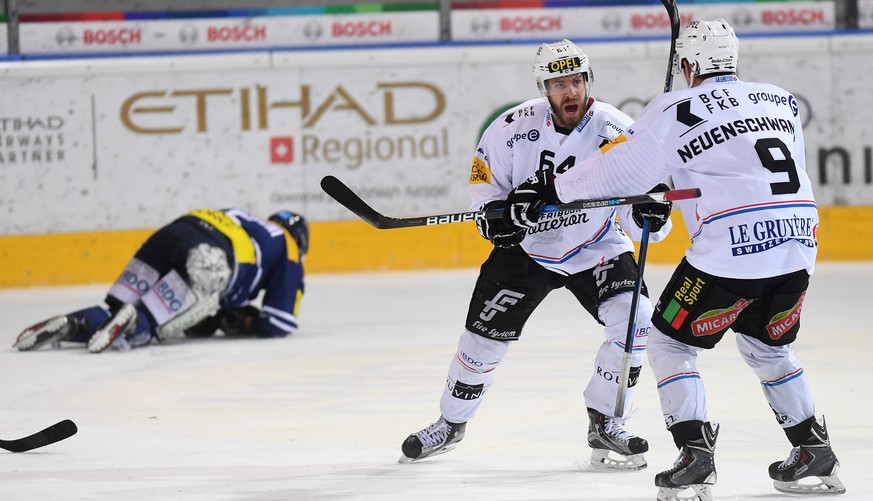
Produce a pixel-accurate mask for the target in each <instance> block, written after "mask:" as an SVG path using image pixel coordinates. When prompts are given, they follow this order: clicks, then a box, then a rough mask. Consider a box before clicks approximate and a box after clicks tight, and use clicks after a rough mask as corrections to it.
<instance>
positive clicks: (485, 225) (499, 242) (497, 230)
mask: <svg viewBox="0 0 873 501" xmlns="http://www.w3.org/2000/svg"><path fill="white" fill-rule="evenodd" d="M505 205H506V202H504V201H503V200H494V201H491V202H488V203H487V204H485V205H483V206H482V209H481V210H483V211H490V210H496V209H502V208H504V206H505ZM476 229H478V230H479V234H480V235H482V236H483V237H484V238H485V239H486V240H490V241H491V243H492V244H494V246H495V247H500V248H503V249H508V248H509V247H514V246H516V245H518V244H520V243H521V241H522V240H524V236H525V235H526V234H527V229H525V228H517V227H516V226H515V225H512V224H507V223H505V222H504V221H503V219H477V220H476Z"/></svg>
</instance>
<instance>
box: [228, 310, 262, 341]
mask: <svg viewBox="0 0 873 501" xmlns="http://www.w3.org/2000/svg"><path fill="white" fill-rule="evenodd" d="M221 312H222V313H223V315H222V316H221V323H220V324H219V328H220V329H221V330H222V332H224V335H225V336H229V337H235V336H252V335H255V334H256V333H255V332H254V329H253V327H252V324H254V323H255V320H257V319H258V317H260V316H261V310H259V309H258V308H257V307H255V306H252V305H247V306H243V307H242V308H223V309H222V310H221Z"/></svg>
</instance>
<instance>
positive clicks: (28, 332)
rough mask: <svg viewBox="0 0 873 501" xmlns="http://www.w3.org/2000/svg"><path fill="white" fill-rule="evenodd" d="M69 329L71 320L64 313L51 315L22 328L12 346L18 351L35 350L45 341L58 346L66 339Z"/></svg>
mask: <svg viewBox="0 0 873 501" xmlns="http://www.w3.org/2000/svg"><path fill="white" fill-rule="evenodd" d="M71 331H72V321H71V320H70V318H69V317H67V316H66V315H60V316H57V317H52V318H50V319H48V320H45V321H43V322H40V323H38V324H35V325H31V326H30V327H28V328H27V329H24V331H23V332H22V333H21V334H19V335H18V338H17V339H16V340H15V343H14V344H13V345H12V347H13V348H16V349H18V350H19V351H28V350H35V349H37V348H39V347H40V346H42V345H44V344H46V343H51V344H52V346H55V347H60V342H61V341H63V340H64V339H67V337H68V336H69V335H70V332H71Z"/></svg>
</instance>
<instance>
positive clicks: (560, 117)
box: [545, 73, 587, 129]
mask: <svg viewBox="0 0 873 501" xmlns="http://www.w3.org/2000/svg"><path fill="white" fill-rule="evenodd" d="M545 85H546V96H547V97H548V98H549V103H550V104H551V105H552V110H553V111H554V119H555V123H556V124H558V125H560V126H561V127H564V128H567V129H572V128H574V127H576V126H577V125H579V122H581V121H582V117H583V116H584V115H585V111H586V108H587V106H586V104H587V103H585V94H586V88H585V77H584V76H582V75H581V74H578V73H577V74H575V75H569V76H566V77H558V78H550V79H548V80H546V82H545Z"/></svg>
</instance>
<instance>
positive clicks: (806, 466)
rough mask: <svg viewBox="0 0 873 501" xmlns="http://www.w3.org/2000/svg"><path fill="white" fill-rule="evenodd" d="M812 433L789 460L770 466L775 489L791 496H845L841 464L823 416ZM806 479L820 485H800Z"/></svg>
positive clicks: (804, 483)
mask: <svg viewBox="0 0 873 501" xmlns="http://www.w3.org/2000/svg"><path fill="white" fill-rule="evenodd" d="M809 431H810V436H809V438H807V439H806V440H804V441H803V443H801V444H800V445H799V446H798V447H795V448H794V449H792V450H791V455H789V456H788V459H786V460H785V461H782V462H778V461H777V462H775V463H773V464H771V465H770V478H772V479H773V487H775V488H776V490H777V491H779V492H787V493H789V494H843V493H844V492H846V488H845V486H843V483H842V482H841V481H840V479H839V478H838V477H837V472H838V471H840V462H839V461H838V460H837V456H836V455H834V451H833V450H832V449H831V444H830V439H829V438H828V430H827V426H826V425H825V420H824V416H822V418H821V423H819V422H818V421H814V422H813V423H812V426H811V427H810V429H809ZM805 478H809V479H811V480H818V482H817V483H807V482H803V483H801V482H800V481H801V480H802V479H805Z"/></svg>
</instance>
